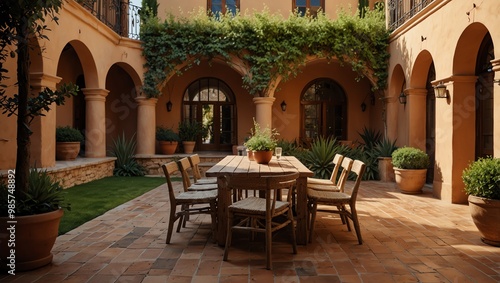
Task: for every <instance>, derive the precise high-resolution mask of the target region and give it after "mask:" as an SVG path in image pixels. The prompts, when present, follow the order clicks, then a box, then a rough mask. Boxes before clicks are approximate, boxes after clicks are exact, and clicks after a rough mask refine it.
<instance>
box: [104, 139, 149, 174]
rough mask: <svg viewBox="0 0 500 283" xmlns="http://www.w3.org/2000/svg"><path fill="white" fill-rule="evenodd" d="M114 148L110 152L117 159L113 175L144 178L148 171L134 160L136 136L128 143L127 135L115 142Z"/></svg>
mask: <svg viewBox="0 0 500 283" xmlns="http://www.w3.org/2000/svg"><path fill="white" fill-rule="evenodd" d="M113 145H114V148H113V149H112V150H111V151H110V154H111V156H114V157H116V161H115V169H114V170H113V175H115V176H123V177H130V176H144V175H145V174H146V169H145V168H144V166H142V165H141V164H139V163H137V160H136V159H135V158H134V153H135V147H136V143H135V134H134V136H133V137H132V138H131V139H130V140H129V141H127V139H126V138H125V133H123V134H122V136H121V137H118V138H117V139H116V140H114V141H113Z"/></svg>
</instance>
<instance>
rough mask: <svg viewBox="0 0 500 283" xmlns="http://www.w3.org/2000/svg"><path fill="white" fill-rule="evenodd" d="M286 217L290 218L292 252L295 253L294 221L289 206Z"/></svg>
mask: <svg viewBox="0 0 500 283" xmlns="http://www.w3.org/2000/svg"><path fill="white" fill-rule="evenodd" d="M288 219H289V220H290V228H292V248H293V254H297V236H296V235H295V223H294V222H293V212H292V209H291V208H290V210H288Z"/></svg>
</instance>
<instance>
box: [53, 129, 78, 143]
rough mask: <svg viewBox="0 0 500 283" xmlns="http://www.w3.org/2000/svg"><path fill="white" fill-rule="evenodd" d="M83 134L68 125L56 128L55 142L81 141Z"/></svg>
mask: <svg viewBox="0 0 500 283" xmlns="http://www.w3.org/2000/svg"><path fill="white" fill-rule="evenodd" d="M82 141H83V135H82V133H80V131H79V130H77V129H75V128H72V127H70V126H66V127H57V128H56V142H82Z"/></svg>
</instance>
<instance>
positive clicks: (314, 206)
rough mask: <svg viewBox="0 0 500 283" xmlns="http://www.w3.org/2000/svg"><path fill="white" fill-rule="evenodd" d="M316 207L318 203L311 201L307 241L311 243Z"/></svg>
mask: <svg viewBox="0 0 500 283" xmlns="http://www.w3.org/2000/svg"><path fill="white" fill-rule="evenodd" d="M317 209H318V203H317V202H316V201H313V203H312V205H311V223H310V224H311V225H310V226H311V227H310V228H309V243H312V237H313V232H314V222H316V210H317Z"/></svg>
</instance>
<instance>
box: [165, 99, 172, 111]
mask: <svg viewBox="0 0 500 283" xmlns="http://www.w3.org/2000/svg"><path fill="white" fill-rule="evenodd" d="M166 106H167V112H170V111H172V102H171V101H170V100H169V101H168V102H167V104H166Z"/></svg>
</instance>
